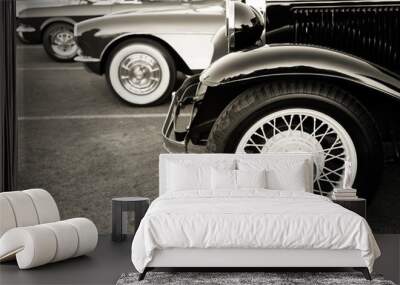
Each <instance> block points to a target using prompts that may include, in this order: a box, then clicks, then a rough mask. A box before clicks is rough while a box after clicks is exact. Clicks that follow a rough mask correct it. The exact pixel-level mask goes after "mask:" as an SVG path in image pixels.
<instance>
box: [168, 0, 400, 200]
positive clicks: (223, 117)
mask: <svg viewBox="0 0 400 285" xmlns="http://www.w3.org/2000/svg"><path fill="white" fill-rule="evenodd" d="M266 3H267V4H266V9H265V15H264V16H261V15H260V14H259V13H257V12H256V11H255V10H254V9H253V8H251V7H249V6H246V5H245V4H242V3H229V4H227V15H228V21H227V23H228V25H227V32H226V33H220V38H218V39H216V40H215V46H216V49H215V50H216V55H215V58H214V62H213V63H212V64H211V65H210V66H209V68H207V69H206V70H204V71H203V72H202V73H201V75H200V76H194V77H191V78H189V79H187V80H186V81H185V82H184V83H183V85H182V86H181V88H180V89H179V90H178V91H177V92H176V94H175V96H174V98H173V101H172V104H171V107H170V110H169V114H168V117H167V119H166V121H165V124H164V126H163V130H162V131H163V136H164V144H165V146H166V148H167V149H168V150H169V151H173V152H183V151H188V148H189V149H190V147H191V146H193V145H201V146H206V147H207V150H208V151H209V152H217V153H224V152H227V153H231V152H236V153H267V152H311V153H313V154H314V166H315V172H314V173H315V181H314V182H315V183H314V189H315V190H316V191H318V192H320V193H327V192H330V191H331V190H332V189H333V188H334V187H340V186H341V183H342V182H343V176H344V165H345V161H348V162H350V165H351V168H350V170H351V171H350V172H351V174H350V182H351V184H353V185H354V187H355V188H357V189H358V194H359V196H361V197H366V198H372V196H373V193H374V191H375V190H376V189H377V184H378V182H379V177H380V174H381V172H382V170H383V162H384V157H385V158H388V157H389V156H390V157H391V158H396V157H398V137H397V134H398V132H399V129H400V128H399V126H400V115H399V110H400V77H399V73H400V33H399V31H400V2H398V1H310V0H308V1H307V0H306V1H303V0H301V1H300V0H291V1H287V0H269V1H267V2H266ZM226 35H228V37H226ZM226 43H227V44H228V47H229V52H230V53H229V54H227V55H224V56H222V57H221V55H223V52H221V51H220V50H221V49H219V47H222V50H223V49H224V47H225V46H224V45H225V44H226ZM225 49H226V48H225ZM218 51H219V52H218ZM183 110H185V111H183ZM182 112H186V113H187V112H190V113H191V116H190V119H189V121H187V120H188V119H187V118H188V117H187V116H180V114H181V113H182ZM388 142H391V143H390V144H388ZM386 146H388V147H386ZM346 164H347V163H346Z"/></svg>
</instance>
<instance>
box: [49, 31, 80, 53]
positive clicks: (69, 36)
mask: <svg viewBox="0 0 400 285" xmlns="http://www.w3.org/2000/svg"><path fill="white" fill-rule="evenodd" d="M51 46H52V48H53V50H54V52H55V53H56V54H57V55H58V56H60V57H63V58H70V57H72V56H74V55H75V54H76V52H77V50H78V47H77V45H76V43H75V40H74V35H73V33H72V32H71V31H69V30H66V29H62V30H59V31H58V32H56V33H55V34H54V35H53V36H52V38H51Z"/></svg>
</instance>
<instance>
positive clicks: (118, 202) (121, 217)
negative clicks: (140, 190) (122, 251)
mask: <svg viewBox="0 0 400 285" xmlns="http://www.w3.org/2000/svg"><path fill="white" fill-rule="evenodd" d="M149 205H150V199H149V198H145V197H120V198H113V199H112V240H113V241H123V240H125V239H126V234H127V229H128V213H127V212H130V211H133V212H134V213H135V231H134V233H133V234H135V233H136V231H137V229H138V227H139V224H140V221H141V220H142V218H143V217H144V215H145V214H146V211H147V209H148V208H149Z"/></svg>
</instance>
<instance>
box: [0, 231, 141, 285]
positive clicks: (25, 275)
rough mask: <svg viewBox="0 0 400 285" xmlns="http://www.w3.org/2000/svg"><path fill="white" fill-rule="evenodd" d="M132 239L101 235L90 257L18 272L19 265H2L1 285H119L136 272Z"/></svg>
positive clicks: (0, 272) (0, 267)
mask: <svg viewBox="0 0 400 285" xmlns="http://www.w3.org/2000/svg"><path fill="white" fill-rule="evenodd" d="M130 247H131V238H130V239H128V240H127V241H124V242H121V243H115V242H112V241H111V237H110V236H109V235H101V236H100V237H99V243H98V245H97V248H96V250H95V251H94V252H92V253H91V254H90V255H88V256H81V257H77V258H74V259H69V260H65V261H61V262H58V263H53V264H48V265H45V266H41V267H38V268H34V269H29V270H18V267H17V264H16V262H8V263H3V264H1V265H0V284H1V285H17V284H38V285H39V284H42V285H43V284H82V285H83V284H99V285H101V284H108V285H109V284H115V283H116V282H117V280H118V278H119V277H120V276H121V274H122V273H125V272H132V271H134V270H135V269H134V267H133V265H132V262H131V258H130V252H131V250H130Z"/></svg>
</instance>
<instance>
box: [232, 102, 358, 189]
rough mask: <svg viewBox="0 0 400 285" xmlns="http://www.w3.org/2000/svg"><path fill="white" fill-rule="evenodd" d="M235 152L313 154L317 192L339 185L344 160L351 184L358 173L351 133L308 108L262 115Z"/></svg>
mask: <svg viewBox="0 0 400 285" xmlns="http://www.w3.org/2000/svg"><path fill="white" fill-rule="evenodd" d="M236 152H237V153H269V152H308V153H312V154H313V160H314V189H315V191H317V192H318V193H320V194H323V193H328V192H330V191H331V190H332V189H333V188H334V187H338V186H341V183H342V181H343V176H344V175H343V174H344V171H343V170H344V162H345V161H346V160H349V161H350V162H351V163H352V169H351V170H352V171H351V172H352V175H351V177H350V182H351V184H352V183H353V182H354V179H355V176H356V173H357V153H356V149H355V146H354V143H353V141H352V139H351V137H350V135H349V134H348V133H347V131H346V130H345V129H344V128H343V126H342V125H340V124H339V123H338V122H337V121H336V120H334V119H332V118H331V117H329V116H328V115H326V114H323V113H321V112H318V111H314V110H310V109H287V110H282V111H279V112H275V113H272V114H270V115H268V116H266V117H264V118H262V119H261V120H259V121H258V122H256V123H255V124H254V125H253V126H252V127H251V128H250V129H249V130H248V131H247V132H246V133H245V134H244V136H243V137H242V139H241V140H240V142H239V144H238V146H237V149H236Z"/></svg>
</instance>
